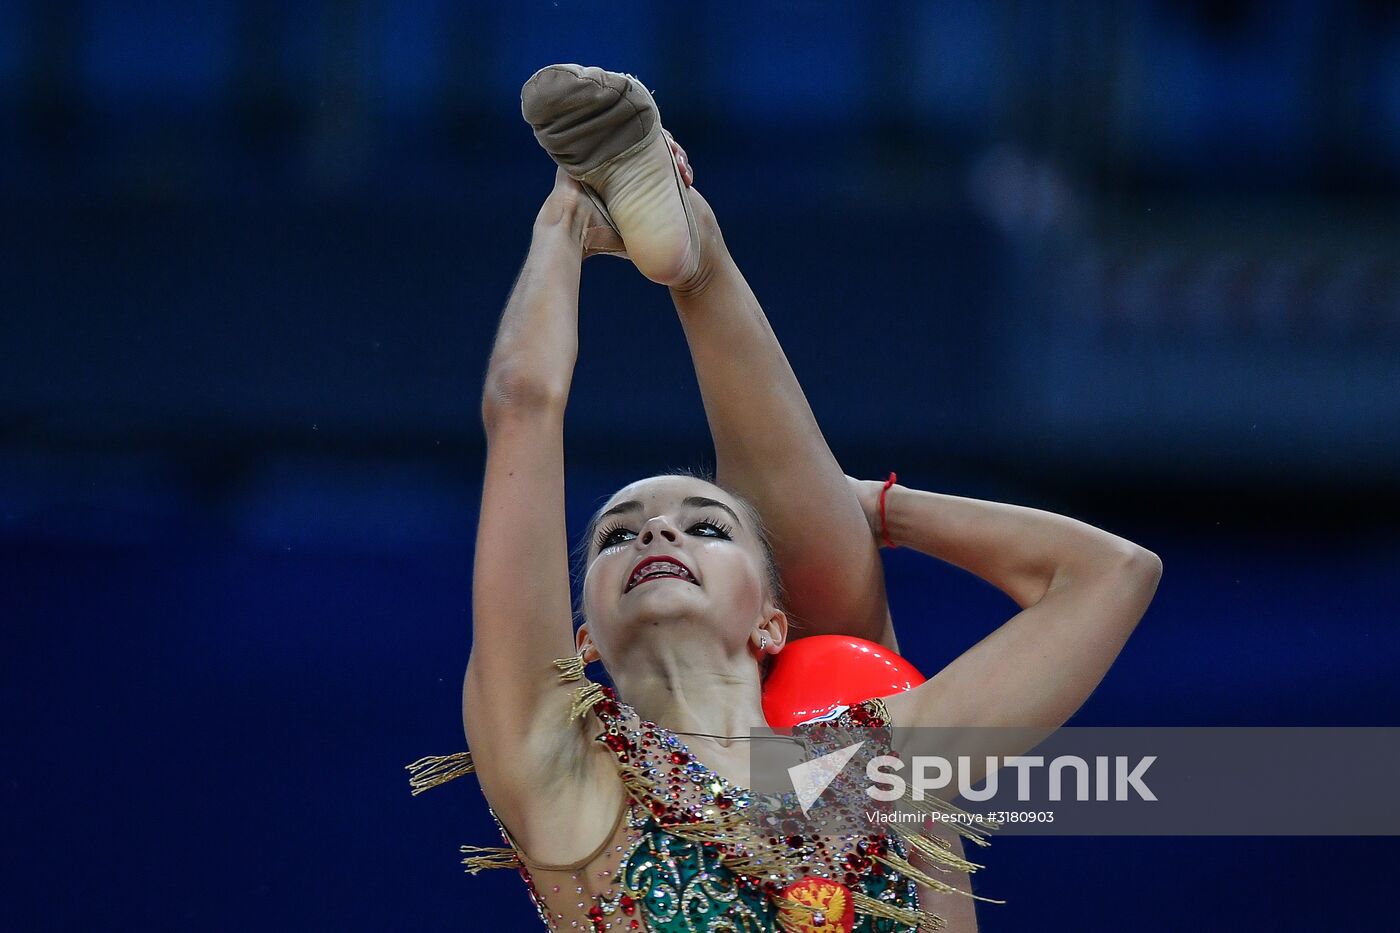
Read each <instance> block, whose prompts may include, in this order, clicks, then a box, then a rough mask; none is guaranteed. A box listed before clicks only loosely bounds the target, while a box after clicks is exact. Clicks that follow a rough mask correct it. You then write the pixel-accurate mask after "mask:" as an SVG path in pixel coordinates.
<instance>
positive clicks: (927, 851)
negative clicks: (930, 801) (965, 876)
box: [894, 823, 986, 874]
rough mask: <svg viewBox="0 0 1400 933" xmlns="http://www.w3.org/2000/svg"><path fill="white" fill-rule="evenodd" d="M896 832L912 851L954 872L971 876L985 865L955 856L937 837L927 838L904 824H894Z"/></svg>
mask: <svg viewBox="0 0 1400 933" xmlns="http://www.w3.org/2000/svg"><path fill="white" fill-rule="evenodd" d="M894 832H895V834H896V835H898V836H899V838H900V839H902V840H903V841H904V844H905V845H907V846H908V847H909V848H910V849H913V850H914V851H916V852H918V853H919V854H920V855H922V856H923V857H924V858H926V859H928V860H929V861H931V862H938V863H939V864H940V865H946V866H948V868H950V869H952V870H953V871H965V872H967V873H969V874H971V873H972V872H975V871H976V870H977V869H979V868H985V867H986V866H985V865H979V864H977V863H976V862H970V861H968V860H967V859H965V858H962V857H961V856H958V855H954V854H953V852H952V851H951V850H950V848H949V844H948V843H947V842H945V841H944V840H942V839H939V838H937V837H931V836H925V835H923V834H922V833H921V832H919V831H918V830H917V829H915V828H913V827H910V826H905V825H903V824H902V823H896V824H894Z"/></svg>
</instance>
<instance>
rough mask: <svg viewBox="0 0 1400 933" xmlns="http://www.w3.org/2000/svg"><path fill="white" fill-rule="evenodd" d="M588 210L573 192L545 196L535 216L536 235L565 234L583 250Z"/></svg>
mask: <svg viewBox="0 0 1400 933" xmlns="http://www.w3.org/2000/svg"><path fill="white" fill-rule="evenodd" d="M587 220H588V212H587V211H586V210H584V208H583V206H582V205H580V204H579V201H578V198H577V197H575V196H573V195H572V194H560V193H559V192H554V193H552V194H550V196H549V197H547V198H545V201H544V204H542V205H540V210H539V213H538V214H537V215H536V216H535V235H536V236H539V235H541V234H543V235H545V236H555V235H560V234H562V235H564V236H566V237H567V238H568V239H569V241H570V242H571V243H573V244H575V245H577V246H578V248H579V252H580V253H582V252H583V237H584V233H585V232H586V229H587Z"/></svg>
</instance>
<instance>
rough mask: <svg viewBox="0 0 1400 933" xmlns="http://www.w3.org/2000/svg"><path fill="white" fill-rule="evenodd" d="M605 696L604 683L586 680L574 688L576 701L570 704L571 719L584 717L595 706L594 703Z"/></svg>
mask: <svg viewBox="0 0 1400 933" xmlns="http://www.w3.org/2000/svg"><path fill="white" fill-rule="evenodd" d="M602 696H603V685H602V684H600V683H597V682H595V681H592V680H585V681H584V682H583V683H582V684H580V685H579V686H577V687H575V688H574V701H573V702H572V703H570V704H569V721H570V722H573V721H574V720H575V719H582V718H583V717H584V716H586V715H588V711H589V710H591V709H592V708H593V704H594V703H597V702H598V700H599V699H600V698H601V697H602Z"/></svg>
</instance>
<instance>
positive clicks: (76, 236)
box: [0, 0, 1400, 933]
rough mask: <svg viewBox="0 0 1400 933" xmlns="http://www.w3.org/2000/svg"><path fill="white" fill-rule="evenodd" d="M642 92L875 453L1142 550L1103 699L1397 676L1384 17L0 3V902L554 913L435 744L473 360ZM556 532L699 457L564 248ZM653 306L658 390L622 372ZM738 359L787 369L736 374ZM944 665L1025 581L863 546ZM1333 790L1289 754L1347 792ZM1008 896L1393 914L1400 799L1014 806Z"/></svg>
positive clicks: (191, 910)
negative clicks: (553, 204) (607, 137)
mask: <svg viewBox="0 0 1400 933" xmlns="http://www.w3.org/2000/svg"><path fill="white" fill-rule="evenodd" d="M559 60H563V61H571V60H572V61H584V62H596V63H599V64H603V65H605V66H608V67H612V68H618V69H622V70H626V71H630V72H632V73H634V74H638V75H640V76H642V77H643V79H644V80H646V81H647V82H648V84H649V85H650V86H652V87H653V88H655V89H656V92H657V96H658V100H659V101H660V103H661V105H662V107H663V110H664V111H665V113H666V120H667V125H668V127H669V128H671V129H672V130H673V131H674V132H675V134H676V136H677V137H678V138H679V139H680V140H681V142H682V143H683V144H684V145H685V146H686V148H687V149H688V151H689V152H690V154H691V157H692V161H693V162H694V163H695V165H696V170H697V184H698V186H699V187H700V188H701V189H702V190H703V191H704V192H705V194H706V196H707V197H708V198H709V199H710V200H711V202H712V203H713V204H714V205H715V207H716V209H717V211H718V212H719V215H720V218H721V222H722V223H723V225H724V227H725V231H726V237H727V239H728V241H729V243H730V246H731V248H732V250H733V251H734V253H735V254H736V256H737V257H738V259H739V261H740V263H741V265H742V266H743V267H744V268H745V271H746V273H747V274H748V276H749V278H750V280H751V281H752V283H753V284H754V287H755V289H756V291H757V292H758V294H759V296H760V298H761V299H762V300H763V301H764V304H765V307H766V308H767V310H768V313H769V316H770V318H771V319H772V321H773V324H774V327H775V329H776V330H777V332H778V334H779V336H780V338H781V339H782V340H783V342H784V345H785V346H786V347H787V349H788V352H789V356H790V358H791V360H792V362H793V365H794V367H795V369H796V370H797V372H798V375H799V377H800V378H801V379H802V380H803V383H804V385H805V386H806V388H807V390H808V392H809V396H810V398H811V401H812V404H813V408H814V410H815V411H816V413H817V416H818V418H819V420H820V421H821V423H822V426H823V428H824V430H825V432H826V434H827V436H828V439H829V440H830V442H831V444H832V447H833V449H834V450H835V451H836V453H837V455H838V457H839V458H840V460H841V462H842V464H843V466H845V467H846V469H847V471H848V472H852V473H856V474H859V475H864V476H879V475H883V474H884V472H885V471H888V470H889V469H891V468H893V469H898V470H899V471H900V475H901V480H902V481H904V482H907V483H909V484H912V485H920V486H924V487H926V488H932V489H938V490H941V491H946V492H951V493H955V494H960V495H971V496H979V497H984V498H992V499H1000V500H1005V501H1015V502H1020V503H1023V504H1027V505H1034V506H1038V507H1041V508H1048V509H1052V510H1055V511H1061V512H1065V513H1067V514H1070V515H1073V516H1075V517H1077V518H1081V519H1083V520H1085V521H1089V522H1092V523H1094V524H1097V525H1101V526H1103V527H1106V528H1108V529H1110V530H1112V531H1114V532H1116V533H1119V534H1122V535H1124V536H1126V537H1129V538H1131V539H1133V540H1135V541H1139V542H1141V543H1142V544H1144V545H1145V546H1147V547H1150V548H1151V549H1152V550H1154V551H1156V552H1157V553H1158V554H1159V555H1161V557H1162V558H1163V561H1164V564H1165V576H1164V579H1163V582H1162V586H1161V589H1160V590H1159V593H1158V596H1157V599H1156V601H1155V602H1154V604H1153V606H1152V608H1151V609H1150V611H1149V613H1148V615H1147V617H1146V619H1145V620H1144V622H1143V623H1142V626H1141V627H1140V629H1139V630H1138V632H1137V633H1136V634H1135V635H1134V636H1133V639H1132V640H1131V641H1130V643H1129V644H1128V646H1127V648H1126V650H1125V651H1124V653H1123V655H1122V657H1121V659H1120V660H1119V662H1118V663H1117V664H1116V665H1115V667H1114V669H1113V670H1112V671H1111V672H1110V673H1109V675H1108V678H1107V679H1106V680H1105V682H1104V684H1103V686H1102V687H1101V688H1100V689H1099V690H1098V691H1097V692H1096V693H1095V694H1094V696H1093V697H1092V698H1091V699H1090V701H1089V703H1088V704H1087V705H1086V706H1085V708H1084V709H1083V710H1082V711H1081V712H1080V713H1079V714H1078V716H1077V717H1076V718H1075V719H1074V720H1073V721H1074V722H1075V723H1079V724H1086V725H1087V724H1099V725H1106V724H1112V725H1151V724H1163V725H1395V724H1396V723H1397V718H1400V717H1397V712H1400V688H1397V686H1396V685H1395V679H1394V672H1395V671H1396V669H1397V662H1398V661H1400V629H1397V625H1396V622H1397V613H1396V611H1395V609H1394V608H1393V600H1392V599H1391V596H1392V593H1393V589H1394V585H1393V580H1394V578H1395V570H1396V567H1397V566H1400V533H1397V532H1398V529H1397V523H1396V520H1395V518H1394V517H1393V514H1394V513H1395V512H1396V509H1395V506H1396V504H1397V498H1400V496H1398V495H1397V494H1398V493H1400V482H1397V476H1400V443H1398V442H1400V392H1397V391H1396V389H1395V386H1396V385H1400V263H1397V262H1396V258H1397V254H1400V243H1397V238H1396V235H1395V232H1394V224H1393V218H1394V217H1395V216H1396V214H1395V209H1396V207H1397V204H1396V200H1397V199H1396V194H1397V186H1398V183H1400V169H1398V168H1397V166H1400V159H1397V156H1400V16H1397V15H1396V13H1395V12H1394V11H1392V10H1391V9H1390V8H1389V7H1387V6H1385V5H1380V4H1369V3H1361V2H1353V3H1339V4H1326V3H1322V2H1308V0H1288V2H1283V3H1273V4H1262V3H1255V2H1243V0H1240V2H1231V3H1167V2H1161V3H1145V4H1112V5H1110V4H1103V5H1100V4H1092V3H1082V2H1068V0H1063V2H1050V3H1043V4H1018V3H994V4H993V3H975V2H970V0H967V2H938V3H928V4H925V3H915V2H893V3H872V4H860V5H857V4H830V5H821V4H811V3H803V4H796V3H763V4H738V3H733V4H730V3H716V4H704V5H699V4H695V5H688V6H685V5H680V4H619V3H613V4H607V5H604V4H593V3H577V2H567V0H560V2H558V3H534V2H531V3H519V4H510V5H506V4H499V5H488V4H477V3H471V4H447V3H434V2H415V3H396V4H383V3H379V4H366V5H361V4H356V3H350V2H332V0H326V2H306V0H297V2H290V3H282V4H271V3H240V4H235V3H231V2H222V3H210V4H199V5H194V4H160V3H155V4H142V5H137V6H134V7H133V6H131V5H127V4H120V3H115V2H110V0H81V2H80V0H69V2H59V3H39V2H37V0H28V2H18V3H13V4H8V5H5V6H3V7H0V128H3V131H0V202H2V203H0V218H2V219H0V364H2V365H0V624H3V626H4V633H5V638H4V641H3V643H2V644H3V649H2V650H0V675H2V676H0V722H3V723H4V727H5V731H4V740H5V741H4V749H5V763H6V767H5V769H4V772H3V779H4V781H3V794H4V797H3V807H0V834H2V835H0V838H3V840H4V844H3V846H0V852H3V859H4V862H3V865H0V869H3V872H4V874H3V878H4V879H5V883H4V884H3V885H0V892H3V893H0V918H3V926H4V927H5V928H6V929H18V930H67V929H79V928H84V929H90V928H100V929H137V928H139V929H190V928H203V929H218V930H223V929H228V930H245V929H277V930H283V929H286V930H294V929H347V930H348V929H354V930H382V929H405V928H408V927H409V926H410V925H413V926H416V927H428V926H434V927H438V926H444V925H448V926H453V925H455V926H458V927H462V928H466V929H472V930H476V929H483V930H484V929H505V930H514V929H529V928H531V925H532V924H536V923H537V921H535V920H534V919H533V912H532V909H531V908H530V907H529V905H528V902H527V900H526V897H525V893H524V890H523V887H522V885H521V884H520V882H519V881H518V879H516V878H515V877H514V876H513V875H512V874H510V873H505V872H503V873H499V874H497V875H492V874H488V875H483V876H479V877H476V878H468V877H463V876H462V875H461V874H460V866H458V865H457V863H456V858H457V854H456V846H457V845H459V844H461V843H464V842H477V843H481V842H486V843H489V842H491V841H492V840H493V830H492V826H491V824H490V820H489V818H488V817H487V814H486V810H485V805H484V802H483V801H482V800H481V798H480V796H479V794H478V793H477V791H476V789H475V787H474V786H473V783H472V782H471V781H470V780H467V781H463V782H460V783H459V784H457V785H453V786H450V787H449V788H445V789H442V790H438V791H435V792H434V793H432V794H429V795H425V796H423V797H420V798H410V796H409V794H408V789H407V783H406V780H405V773H404V771H403V770H402V766H403V765H404V764H406V763H407V762H408V761H411V760H413V759H414V758H416V757H418V756H420V755H422V754H427V753H440V752H447V751H452V750H456V749H457V748H459V747H461V744H462V737H461V724H460V716H459V700H460V683H461V676H462V670H463V667H464V665H465V661H466V657H467V653H468V650H469V645H470V618H469V603H470V578H469V573H468V570H469V567H470V561H471V547H472V541H471V538H472V532H473V529H474V525H475V518H476V516H475V509H476V498H477V495H478V492H479V482H480V475H479V471H480V466H481V460H482V450H481V441H482V438H481V433H480V429H479V425H478V417H477V411H478V395H477V393H478V391H479V386H480V377H481V374H482V371H483V367H484V364H485V360H486V354H487V352H488V350H489V341H490V338H491V335H492V332H493V330H494V326H495V321H496V317H497V315H498V313H499V309H500V306H501V303H502V302H503V300H504V298H505V294H506V292H507V290H508V288H509V286H510V283H511V280H512V278H513V276H514V274H515V271H516V269H517V268H518V265H519V262H520V260H521V258H522V256H523V252H524V249H525V246H526V243H527V240H528V233H529V223H530V220H531V218H532V217H533V215H534V211H535V208H536V206H537V204H538V201H539V199H540V198H542V197H543V195H544V194H545V193H546V191H547V190H548V187H549V184H550V178H551V173H552V168H551V166H550V165H549V163H548V161H547V159H546V158H545V157H544V156H543V155H542V154H541V153H539V152H538V150H537V148H536V147H535V144H534V142H533V140H532V139H531V137H530V134H529V132H528V129H527V128H526V127H525V126H524V124H523V123H521V122H520V120H519V117H518V110H517V106H518V97H517V94H518V87H519V84H520V83H521V82H522V81H523V80H524V78H525V77H527V76H528V75H529V74H530V73H531V72H532V71H533V70H534V69H535V68H537V67H539V66H540V65H542V64H546V63H548V62H551V61H559ZM581 328H582V334H581V339H582V341H583V352H582V357H581V360H580V365H579V368H578V372H577V375H576V378H575V395H574V398H573V399H572V402H571V407H570V412H569V422H568V438H567V441H568V452H569V460H570V477H569V490H568V492H569V498H570V509H571V515H570V521H571V527H572V528H574V529H575V530H577V529H579V528H580V527H581V525H582V523H583V521H584V519H585V517H586V515H587V514H588V512H589V511H590V509H591V507H592V505H593V504H594V503H595V502H596V501H597V499H598V497H600V496H602V495H605V494H607V493H609V492H611V491H612V490H613V489H615V488H616V487H617V486H619V485H621V484H622V483H624V482H626V481H628V480H630V479H633V478H636V477H637V476H641V475H645V474H646V473H648V472H651V471H655V470H659V469H665V468H669V467H674V466H680V465H696V464H699V463H702V462H703V461H704V460H705V459H706V458H707V457H708V450H707V437H706V433H705V424H704V418H703V414H702V412H701V409H700V404H699V398H698V394H697V392H696V390H695V388H694V379H693V376H692V375H691V372H690V368H689V361H688V359H687V357H686V353H685V347H684V343H683V341H682V339H681V335H680V331H679V328H678V327H677V326H676V324H675V322H674V320H673V316H672V311H671V309H670V304H669V301H668V299H667V298H666V295H665V293H664V291H662V290H660V289H657V288H655V287H654V286H651V285H649V283H646V282H644V281H642V280H641V279H640V278H639V277H638V276H636V275H635V273H633V272H632V271H631V270H630V269H629V268H628V267H627V266H626V265H625V264H623V263H620V262H616V261H613V260H597V261H594V262H590V263H589V265H588V267H587V269H586V273H585V282H584V287H583V296H582V324H581ZM639 346H644V347H645V348H646V352H647V353H648V354H650V358H651V360H652V361H653V363H654V365H653V366H652V367H651V372H652V375H653V378H652V379H651V380H650V381H649V382H648V383H647V384H646V386H645V392H646V394H647V397H648V399H649V400H650V402H649V403H650V404H655V405H658V406H659V407H660V409H661V410H664V411H666V412H667V413H668V417H667V418H665V419H662V420H660V421H658V420H656V419H652V418H648V419H647V420H646V422H645V423H640V422H638V421H636V420H635V419H632V418H630V417H629V412H630V411H633V410H634V408H633V404H634V402H635V401H636V399H637V397H638V393H639V388H638V386H637V385H636V384H635V383H633V382H630V381H628V380H623V379H619V378H618V376H617V373H619V372H625V371H628V370H627V369H626V366H627V364H628V363H629V361H633V360H635V353H636V352H637V348H638V347H639ZM755 389H756V391H761V384H759V383H757V382H756V385H755ZM887 567H888V571H889V579H890V587H891V600H892V602H893V605H894V611H895V617H896V620H897V623H898V625H899V627H900V636H901V642H902V644H904V645H905V650H906V654H907V655H908V656H909V657H910V658H911V659H912V660H914V661H915V662H916V663H917V664H919V665H920V666H921V667H922V668H924V669H925V670H930V671H931V670H934V669H936V668H937V667H938V666H939V665H941V664H943V663H945V662H946V661H947V660H949V659H951V658H952V657H954V656H955V655H956V654H957V653H958V652H959V651H961V650H963V649H964V648H966V647H967V646H969V645H970V644H972V643H973V642H974V641H975V640H976V639H978V638H979V637H980V636H981V635H982V634H984V633H986V632H987V631H989V630H990V629H991V628H992V627H994V626H995V625H996V624H998V623H999V622H1001V621H1003V620H1004V619H1005V618H1007V617H1008V616H1009V615H1010V614H1011V613H1012V612H1013V611H1014V606H1013V605H1012V604H1011V602H1010V601H1009V600H1008V599H1007V598H1005V597H1004V596H1002V595H1001V594H999V593H997V592H996V591H995V590H994V589H992V588H991V587H990V586H988V585H986V584H984V583H982V582H981V581H978V580H976V579H974V578H972V577H970V576H968V575H966V574H964V573H962V572H961V571H958V570H956V569H953V568H949V567H947V566H943V565H940V564H937V563H935V562H933V561H931V560H928V559H924V558H920V557H918V556H917V555H912V554H907V553H895V554H892V555H889V557H888V560H887ZM1322 804H1325V801H1300V805H1322ZM985 854H986V861H987V862H988V865H989V867H988V868H987V869H986V870H985V871H984V872H983V873H981V874H980V875H979V891H980V892H981V893H984V894H987V895H988V896H991V897H999V898H1005V899H1006V900H1008V902H1009V903H1008V904H1006V905H1005V906H1000V907H986V908H984V909H983V910H982V912H981V918H982V927H983V929H984V930H987V931H989V933H995V931H999V930H1023V929H1028V928H1032V927H1033V926H1034V927H1035V928H1037V929H1066V930H1069V929H1075V930H1114V931H1117V930H1123V929H1133V930H1168V929H1172V930H1175V929H1179V928H1180V927H1181V926H1183V925H1191V926H1194V927H1198V928H1202V929H1211V930H1214V929H1264V928H1267V929H1276V930H1299V931H1302V930H1309V931H1311V930H1315V929H1355V930H1371V929H1376V930H1379V929H1389V928H1391V927H1392V926H1393V925H1394V924H1393V922H1392V920H1391V913H1392V910H1391V909H1390V905H1389V903H1388V900H1387V895H1388V892H1389V888H1390V886H1391V885H1390V881H1391V877H1392V875H1393V873H1394V869H1395V868H1396V867H1397V863H1398V862H1400V847H1398V846H1397V844H1396V842H1395V840H1393V839H1388V838H1382V839H1320V840H1319V839H1313V840H1308V839H1291V838H1287V837H1280V838H1268V839H1233V838H1204V839H1203V838H1190V839H1163V838H1154V839H1137V838H1127V839H1053V840H1043V839H1041V840H1032V839H1024V838H1022V839H1015V838H1006V839H1000V840H997V842H996V843H995V845H994V846H993V847H992V848H991V849H990V850H988V851H987V852H986V853H985Z"/></svg>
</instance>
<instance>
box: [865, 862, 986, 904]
mask: <svg viewBox="0 0 1400 933" xmlns="http://www.w3.org/2000/svg"><path fill="white" fill-rule="evenodd" d="M870 857H871V858H873V859H874V860H875V861H877V862H880V863H881V864H883V865H885V866H887V867H889V868H893V869H894V870H895V871H897V872H899V873H900V874H901V875H903V876H904V877H906V878H911V879H913V880H914V881H915V882H917V883H919V884H922V885H924V886H925V887H930V888H933V890H935V891H938V892H939V893H941V894H961V895H962V896H963V897H970V898H972V899H973V900H974V901H982V902H983V903H984V904H1005V903H1006V901H998V900H995V899H993V898H990V897H982V896H981V895H980V894H970V893H968V892H967V891H964V890H962V889H961V888H955V887H953V886H952V885H951V884H949V883H948V882H946V881H939V880H938V879H937V878H935V877H933V876H932V875H930V874H929V873H928V872H926V871H923V870H922V869H920V868H918V867H916V866H915V865H913V864H912V863H911V862H910V861H909V860H908V859H902V858H900V857H899V856H898V855H890V854H885V855H871V856H870Z"/></svg>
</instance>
